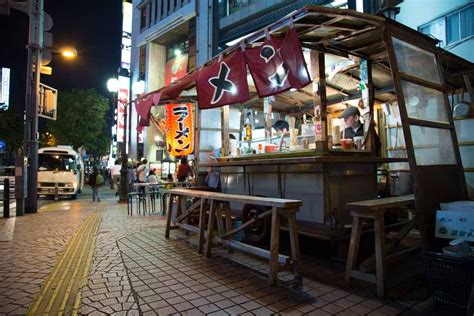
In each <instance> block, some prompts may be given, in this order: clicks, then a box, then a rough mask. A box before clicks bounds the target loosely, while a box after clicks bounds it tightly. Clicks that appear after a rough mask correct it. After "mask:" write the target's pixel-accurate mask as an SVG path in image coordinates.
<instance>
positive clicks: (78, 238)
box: [28, 209, 103, 315]
mask: <svg viewBox="0 0 474 316" xmlns="http://www.w3.org/2000/svg"><path fill="white" fill-rule="evenodd" d="M102 211H103V210H102V209H100V210H97V211H95V212H93V213H91V214H90V215H89V216H88V217H87V218H86V220H85V221H84V223H83V224H82V225H81V227H79V229H78V230H77V231H76V232H75V234H74V235H73V236H72V237H71V240H70V241H69V243H68V245H67V246H66V249H65V251H64V253H63V255H62V256H61V257H60V258H59V260H58V262H57V264H56V266H55V267H54V269H53V271H52V272H51V274H50V275H49V277H48V280H47V281H46V283H45V284H44V285H43V288H42V291H41V293H40V294H39V295H38V297H37V298H36V300H35V301H34V303H33V305H32V306H31V308H30V310H29V311H28V315H45V314H46V315H47V314H54V315H63V314H65V315H77V314H78V312H79V307H80V303H81V297H80V289H81V287H83V286H84V285H86V284H87V278H88V274H89V268H90V265H91V261H92V255H93V252H94V246H95V240H96V235H97V230H98V228H99V224H100V221H101V219H102V214H103V212H102Z"/></svg>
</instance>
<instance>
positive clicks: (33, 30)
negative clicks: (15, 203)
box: [23, 0, 44, 213]
mask: <svg viewBox="0 0 474 316" xmlns="http://www.w3.org/2000/svg"><path fill="white" fill-rule="evenodd" d="M43 6H44V0H28V15H29V16H30V29H29V36H28V46H27V48H28V67H27V75H26V104H25V112H26V113H25V114H26V115H25V139H24V144H23V145H24V153H26V155H27V157H28V160H29V164H28V180H27V181H28V184H27V188H28V196H27V199H26V203H25V213H36V212H37V211H38V89H39V83H40V71H41V49H42V47H43V12H44V10H43Z"/></svg>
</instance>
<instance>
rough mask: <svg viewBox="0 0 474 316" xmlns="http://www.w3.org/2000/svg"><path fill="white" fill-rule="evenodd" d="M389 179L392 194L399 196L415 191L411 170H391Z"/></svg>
mask: <svg viewBox="0 0 474 316" xmlns="http://www.w3.org/2000/svg"><path fill="white" fill-rule="evenodd" d="M388 179H389V180H388V181H389V188H390V195H394V196H399V195H406V194H412V193H413V187H412V179H411V173H410V171H409V170H398V171H390V172H389V177H388Z"/></svg>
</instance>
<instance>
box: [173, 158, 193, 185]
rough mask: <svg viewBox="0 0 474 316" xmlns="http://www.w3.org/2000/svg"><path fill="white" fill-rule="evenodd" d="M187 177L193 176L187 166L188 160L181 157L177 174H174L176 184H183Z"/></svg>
mask: <svg viewBox="0 0 474 316" xmlns="http://www.w3.org/2000/svg"><path fill="white" fill-rule="evenodd" d="M188 176H190V177H192V176H193V170H192V169H191V166H190V165H189V164H188V158H186V157H183V158H181V163H180V164H179V166H178V172H177V173H176V177H177V178H178V182H185V181H186V178H187V177H188Z"/></svg>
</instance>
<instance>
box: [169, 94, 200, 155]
mask: <svg viewBox="0 0 474 316" xmlns="http://www.w3.org/2000/svg"><path fill="white" fill-rule="evenodd" d="M165 112H166V147H167V149H168V152H169V153H170V155H172V156H175V157H176V156H187V155H190V154H192V153H193V151H194V120H193V106H192V104H191V103H181V104H167V105H165Z"/></svg>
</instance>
